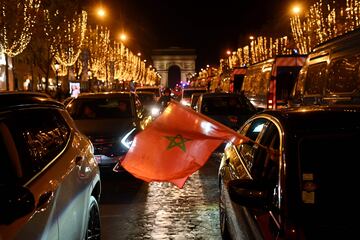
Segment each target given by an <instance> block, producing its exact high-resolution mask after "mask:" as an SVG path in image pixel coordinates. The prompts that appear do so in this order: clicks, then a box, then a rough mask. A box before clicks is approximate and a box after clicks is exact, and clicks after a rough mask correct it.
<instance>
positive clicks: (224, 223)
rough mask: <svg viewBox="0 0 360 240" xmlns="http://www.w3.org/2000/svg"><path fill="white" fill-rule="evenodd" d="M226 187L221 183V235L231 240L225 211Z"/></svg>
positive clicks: (225, 239)
mask: <svg viewBox="0 0 360 240" xmlns="http://www.w3.org/2000/svg"><path fill="white" fill-rule="evenodd" d="M223 188H224V185H223V182H222V181H220V194H219V219H220V233H221V237H222V239H224V240H229V239H231V237H230V234H229V230H228V226H227V225H228V221H227V216H226V210H225V201H224V194H223V191H224V189H223Z"/></svg>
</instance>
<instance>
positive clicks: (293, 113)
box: [256, 105, 360, 133]
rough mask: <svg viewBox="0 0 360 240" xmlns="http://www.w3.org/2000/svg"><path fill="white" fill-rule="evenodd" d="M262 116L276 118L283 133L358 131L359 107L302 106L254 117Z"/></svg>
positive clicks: (269, 111)
mask: <svg viewBox="0 0 360 240" xmlns="http://www.w3.org/2000/svg"><path fill="white" fill-rule="evenodd" d="M262 114H267V115H271V116H272V117H274V118H276V119H277V120H278V121H279V122H280V123H281V124H282V126H283V127H284V129H285V131H289V132H293V133H300V132H309V133H315V132H327V131H330V130H333V131H343V130H345V129H357V130H359V129H360V106H345V105H344V106H304V107H294V108H282V109H277V110H265V111H263V112H260V113H258V114H256V115H257V116H259V115H262Z"/></svg>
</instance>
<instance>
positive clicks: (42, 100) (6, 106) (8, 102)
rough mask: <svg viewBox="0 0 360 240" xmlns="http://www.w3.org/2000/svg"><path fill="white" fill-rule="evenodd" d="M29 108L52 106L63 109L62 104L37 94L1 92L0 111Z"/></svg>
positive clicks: (43, 94) (44, 95) (42, 94)
mask: <svg viewBox="0 0 360 240" xmlns="http://www.w3.org/2000/svg"><path fill="white" fill-rule="evenodd" d="M30 106H53V107H59V108H64V104H62V103H61V102H58V101H56V100H54V99H52V98H50V97H49V95H47V94H45V93H39V92H2V93H0V110H1V111H3V110H10V109H13V108H26V107H30Z"/></svg>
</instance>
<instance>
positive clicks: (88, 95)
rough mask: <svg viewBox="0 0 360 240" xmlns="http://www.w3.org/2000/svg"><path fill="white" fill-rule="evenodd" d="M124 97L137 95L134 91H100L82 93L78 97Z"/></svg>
mask: <svg viewBox="0 0 360 240" xmlns="http://www.w3.org/2000/svg"><path fill="white" fill-rule="evenodd" d="M116 96H118V97H122V96H129V97H131V96H135V93H133V92H98V93H80V94H79V96H78V97H77V98H76V99H83V98H106V97H116Z"/></svg>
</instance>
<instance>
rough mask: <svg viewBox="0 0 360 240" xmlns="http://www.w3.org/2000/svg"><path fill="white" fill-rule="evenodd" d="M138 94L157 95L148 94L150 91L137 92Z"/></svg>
mask: <svg viewBox="0 0 360 240" xmlns="http://www.w3.org/2000/svg"><path fill="white" fill-rule="evenodd" d="M136 94H137V95H139V94H146V95H156V94H155V93H154V92H148V91H136Z"/></svg>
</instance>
